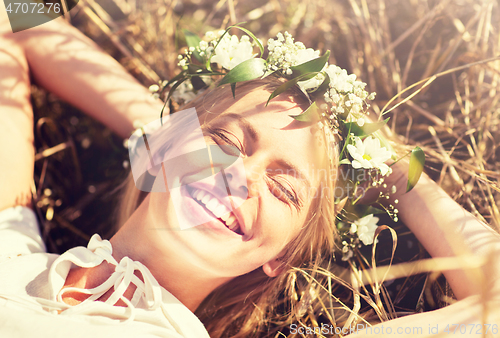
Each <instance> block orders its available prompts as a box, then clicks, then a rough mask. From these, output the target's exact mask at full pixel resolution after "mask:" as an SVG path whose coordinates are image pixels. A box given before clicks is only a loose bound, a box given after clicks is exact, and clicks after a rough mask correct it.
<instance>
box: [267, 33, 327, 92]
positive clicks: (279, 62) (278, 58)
mask: <svg viewBox="0 0 500 338" xmlns="http://www.w3.org/2000/svg"><path fill="white" fill-rule="evenodd" d="M267 49H268V50H269V70H268V71H269V72H274V71H277V70H279V71H281V72H283V74H286V75H291V74H292V70H291V69H290V67H293V66H298V65H301V64H303V63H306V62H308V61H311V60H313V59H316V58H318V57H319V56H320V52H319V50H314V49H312V48H306V47H305V46H304V44H303V43H302V42H294V39H293V37H292V35H291V34H290V33H288V32H285V35H284V36H283V34H281V33H278V35H277V36H276V39H269V41H268V42H267ZM324 79H325V77H324V76H323V75H321V74H318V75H317V76H315V77H314V78H312V79H309V80H306V81H300V82H298V83H297V84H298V85H299V86H300V88H302V90H303V91H308V90H314V89H316V88H318V87H319V86H320V85H321V83H322V82H323V80H324Z"/></svg>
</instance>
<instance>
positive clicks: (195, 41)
mask: <svg viewBox="0 0 500 338" xmlns="http://www.w3.org/2000/svg"><path fill="white" fill-rule="evenodd" d="M183 33H184V37H185V38H186V43H187V45H188V47H194V48H196V47H198V46H199V45H200V42H201V39H200V37H199V36H198V35H196V34H194V33H192V32H190V31H188V30H187V29H184V30H183ZM193 56H194V57H195V59H196V60H198V61H199V62H203V58H202V57H201V56H200V53H199V52H198V51H197V50H195V51H194V52H193Z"/></svg>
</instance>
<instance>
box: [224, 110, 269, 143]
mask: <svg viewBox="0 0 500 338" xmlns="http://www.w3.org/2000/svg"><path fill="white" fill-rule="evenodd" d="M221 117H228V118H231V119H234V120H236V121H238V124H239V125H240V127H241V128H242V129H243V131H244V132H245V134H248V136H250V138H251V139H252V141H253V142H257V141H258V140H259V135H258V133H257V131H256V130H255V128H254V127H253V126H252V124H251V123H250V122H248V120H247V119H246V118H244V117H243V116H241V115H239V114H235V113H226V114H221V115H219V118H221Z"/></svg>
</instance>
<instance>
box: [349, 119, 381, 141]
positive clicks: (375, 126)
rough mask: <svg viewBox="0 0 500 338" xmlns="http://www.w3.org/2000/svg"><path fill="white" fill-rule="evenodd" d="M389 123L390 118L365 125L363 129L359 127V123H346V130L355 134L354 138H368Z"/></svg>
mask: <svg viewBox="0 0 500 338" xmlns="http://www.w3.org/2000/svg"><path fill="white" fill-rule="evenodd" d="M388 121H389V117H388V118H386V119H385V120H384V121H379V122H373V123H365V124H364V125H363V126H362V127H360V126H358V123H357V122H346V123H344V125H345V127H346V130H347V131H350V132H351V133H353V134H354V136H359V137H363V136H367V135H371V134H373V133H374V132H376V131H377V130H379V129H380V128H382V127H383V126H384V125H385V124H387V122H388Z"/></svg>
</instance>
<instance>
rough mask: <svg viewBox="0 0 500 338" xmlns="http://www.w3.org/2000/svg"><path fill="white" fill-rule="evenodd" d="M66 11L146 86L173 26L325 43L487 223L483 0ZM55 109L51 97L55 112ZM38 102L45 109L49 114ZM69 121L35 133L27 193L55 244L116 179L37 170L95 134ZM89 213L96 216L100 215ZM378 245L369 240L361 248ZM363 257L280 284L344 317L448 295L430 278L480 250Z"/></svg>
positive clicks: (495, 219) (394, 310) (495, 47)
mask: <svg viewBox="0 0 500 338" xmlns="http://www.w3.org/2000/svg"><path fill="white" fill-rule="evenodd" d="M71 15H72V19H71V20H72V23H73V24H75V25H77V26H78V27H79V28H80V29H82V30H83V31H84V32H86V33H87V34H89V35H91V37H92V38H94V40H95V41H97V42H98V43H99V44H100V45H101V46H102V47H103V48H104V49H105V50H107V51H108V52H110V53H112V54H113V55H114V56H116V57H118V58H119V60H120V61H121V63H122V64H123V65H124V66H125V67H126V68H127V69H128V70H129V71H130V72H131V73H132V74H134V75H135V76H136V77H137V78H138V79H139V80H140V81H141V82H142V83H143V84H144V85H146V86H149V85H151V84H153V83H157V82H158V81H159V80H160V79H168V78H170V77H172V76H173V75H174V74H175V73H176V69H175V65H176V64H177V60H176V57H177V55H178V46H179V44H180V40H179V37H178V33H179V32H181V29H182V28H187V29H189V30H190V31H193V32H196V33H199V34H200V35H202V34H203V33H204V32H205V31H206V30H208V29H219V28H224V27H226V26H228V25H230V24H236V23H238V22H242V21H246V26H247V27H248V28H250V29H251V30H252V31H253V32H254V33H255V34H256V35H257V36H259V37H260V38H261V39H262V40H263V41H266V39H267V38H268V37H271V36H275V34H276V33H277V32H279V31H285V30H287V31H289V32H290V33H291V34H292V35H293V36H294V37H296V39H297V40H298V41H304V42H306V44H307V46H308V47H312V48H315V49H320V50H323V51H324V50H327V49H330V50H331V51H332V55H331V58H330V63H334V64H338V65H339V66H341V67H343V68H346V69H348V71H349V72H352V73H355V74H356V75H358V77H360V78H361V79H362V80H363V81H365V82H367V83H368V91H369V92H373V91H375V92H377V94H378V95H377V99H376V100H375V101H374V103H373V105H372V110H373V113H374V114H376V115H377V116H381V115H382V114H385V113H388V116H391V121H390V123H389V124H390V129H391V131H392V132H394V133H395V134H398V135H401V136H400V137H399V138H400V141H401V143H407V144H410V145H419V146H420V147H422V149H423V150H424V151H425V153H426V155H427V166H426V170H427V172H428V173H429V175H430V176H432V177H433V178H434V179H435V180H436V181H437V182H438V183H439V184H440V185H441V186H442V187H443V188H444V189H445V190H446V191H447V192H448V193H449V194H450V195H451V196H452V198H453V199H455V200H456V201H457V202H458V203H459V204H461V205H462V206H464V207H465V208H466V209H467V210H469V211H471V212H472V213H473V214H474V215H475V216H476V217H478V218H479V219H481V220H483V221H485V222H486V223H488V224H490V225H491V227H492V228H493V229H495V230H497V231H499V230H500V212H499V207H500V185H499V182H500V148H499V144H500V131H499V128H500V102H499V100H500V93H499V92H498V91H499V88H500V81H499V80H500V60H499V59H498V56H499V55H500V22H499V21H498V18H499V17H500V9H499V6H498V4H497V3H496V2H495V1H488V0H485V1H479V0H477V1H474V0H461V1H449V0H442V1H439V0H438V1H424V0H409V1H398V0H376V1H370V2H368V1H367V0H346V1H338V0H331V1H326V0H315V1H313V0H306V1H302V0H289V1H283V0H270V1H268V0H265V1H264V0H259V1H252V2H243V1H237V0H227V1H226V0H220V1H210V0H204V1H200V0H187V1H176V0H173V1H165V2H162V1H156V0H155V1H153V0H141V1H137V2H136V1H133V0H110V1H108V2H107V6H106V8H104V7H101V5H99V4H98V3H97V2H95V1H94V0H81V1H80V5H79V6H78V7H77V9H75V10H74V11H72V12H71ZM495 18H496V19H495ZM34 99H35V107H37V110H38V112H39V113H40V112H41V111H42V112H43V111H46V110H47V106H50V107H53V105H54V103H53V101H51V100H50V97H49V99H47V97H46V96H45V95H44V94H43V93H42V94H41V93H40V92H36V93H35V94H34ZM68 109H69V108H64V107H63V109H62V112H61V113H60V114H64V110H66V111H67V110H68ZM56 111H61V109H59V110H57V109H56ZM46 114H47V115H48V118H49V119H50V118H55V117H57V116H54V113H53V112H51V113H46ZM71 114H76V113H74V112H71ZM42 115H43V114H42ZM82 121H83V120H82ZM44 123H47V121H46V120H44ZM81 123H84V124H85V126H86V127H85V128H76V135H75V136H74V137H73V138H71V137H66V136H63V137H61V140H60V141H58V142H52V141H51V142H52V143H51V142H48V143H46V145H45V146H41V147H40V148H41V150H40V152H39V154H38V155H37V175H36V182H35V186H36V187H35V188H34V190H36V191H35V196H36V198H37V200H38V203H37V206H38V207H39V211H40V212H42V213H44V214H45V215H46V216H47V218H48V219H49V222H46V225H45V228H46V235H48V234H49V233H50V234H51V235H52V237H54V236H55V237H56V240H53V241H52V242H51V243H52V244H53V248H54V250H62V249H64V248H65V246H71V245H75V244H79V245H81V244H85V243H84V241H85V238H86V237H87V236H88V234H91V233H92V232H93V231H95V228H92V227H90V226H89V227H87V228H85V227H84V228H83V233H82V232H81V231H80V230H77V229H76V228H75V227H73V226H72V225H71V224H74V223H75V222H81V223H82V224H89V222H90V223H92V221H95V219H94V218H92V216H90V215H87V214H90V213H91V212H90V211H91V210H93V209H89V206H90V205H92V203H94V202H95V201H97V200H99V199H102V198H103V197H104V199H107V198H108V199H109V198H110V196H109V194H106V193H105V192H106V191H109V190H110V187H112V186H113V185H117V184H118V180H117V179H115V180H112V179H110V178H105V179H104V180H103V181H101V182H97V183H95V187H94V189H80V193H79V194H76V195H75V194H74V190H75V189H73V190H72V191H71V189H70V188H69V187H68V186H69V185H68V184H67V182H65V181H64V179H63V178H61V177H55V176H57V175H55V176H50V175H51V174H50V171H49V170H47V169H48V168H50V166H51V165H52V166H54V165H58V166H59V167H64V166H66V167H67V168H69V169H68V170H69V171H71V172H73V173H76V174H74V175H76V176H73V177H78V175H80V174H81V168H80V164H79V163H80V162H79V160H78V159H75V158H72V154H73V151H74V149H75V147H74V143H73V141H72V140H73V139H74V140H77V142H82V140H84V139H90V140H92V141H93V142H94V143H96V142H97V143H99V140H100V139H99V136H98V135H99V134H100V133H97V132H95V129H96V128H101V127H99V126H96V125H94V124H92V122H90V121H86V120H85V121H83V122H81ZM40 128H41V127H40ZM93 130H94V131H93ZM56 134H57V133H56ZM61 135H62V134H61ZM45 138H46V136H43V135H39V136H38V141H37V142H39V144H42V143H43V142H42V141H43V140H45ZM111 150H112V151H115V155H114V156H115V158H120V156H123V152H121V150H116V149H115V150H113V149H111ZM61 154H62V155H61ZM116 154H119V155H116ZM80 156H81V157H84V158H83V159H81V160H83V161H85V156H89V155H88V154H87V153H85V152H84V151H83V152H82V155H80ZM61 162H63V163H66V164H61ZM121 177H124V176H121ZM78 179H79V177H78ZM74 182H76V181H74ZM74 182H73V183H74ZM49 186H50V189H51V190H49V191H47V188H48V187H49ZM76 190H78V189H76ZM89 191H90V192H89ZM89 220H90V221H89ZM99 221H100V222H103V224H104V226H106V225H109V224H111V222H112V219H109V218H108V219H100V220H99ZM388 225H389V226H391V228H389V227H384V229H388V230H384V232H383V233H382V234H381V236H382V235H384V233H386V234H385V235H386V236H387V238H392V244H393V246H395V245H396V244H397V242H398V240H399V241H401V239H403V238H405V236H406V233H404V232H399V234H398V235H397V234H396V232H395V231H394V230H392V227H396V228H397V226H395V225H394V224H389V223H388ZM61 229H63V230H61ZM64 229H65V230H64ZM81 229H82V228H81ZM380 230H383V229H382V228H381V229H380ZM57 236H59V237H57ZM398 236H399V237H398ZM389 241H391V240H390V239H389ZM377 250H379V248H377V246H376V245H374V246H373V255H372V257H376V255H375V252H376V251H377ZM392 254H394V251H392ZM417 256H418V257H416V258H419V257H420V258H421V257H422V255H417ZM365 257H370V253H368V254H366V253H365V255H362V254H361V253H358V254H357V255H356V257H355V259H354V260H352V261H351V262H350V264H348V265H345V266H343V267H340V266H338V265H337V264H336V263H335V262H332V263H331V264H330V265H329V266H324V267H323V269H321V270H320V273H316V274H314V275H312V274H310V271H308V270H307V269H297V270H296V271H295V272H294V274H292V277H291V278H290V279H289V282H290V283H292V284H293V287H292V288H291V289H292V290H295V291H294V293H293V294H292V295H290V297H291V299H292V300H295V305H294V309H295V310H296V312H297V313H299V314H300V316H301V317H300V319H299V321H300V323H302V324H303V325H306V326H315V324H316V325H317V324H318V323H319V322H328V323H332V324H334V325H337V326H339V327H344V326H346V327H347V326H349V325H353V324H355V323H376V322H379V321H385V320H389V319H392V318H396V317H400V316H402V315H406V314H409V313H414V312H418V311H421V310H422V309H423V308H425V309H428V308H432V306H433V305H434V306H440V305H439V304H441V305H443V304H446V303H449V302H452V301H453V300H452V299H451V298H450V296H451V295H450V294H449V293H448V291H447V289H446V286H445V285H443V284H442V283H441V284H440V283H437V282H436V279H437V275H439V271H441V270H442V269H444V268H445V267H448V268H449V267H450V266H456V267H463V268H467V269H469V271H472V272H474V271H476V270H474V269H476V268H478V267H479V266H482V265H483V264H488V262H480V261H477V260H476V261H471V260H467V259H463V258H460V259H458V258H457V259H426V260H419V261H412V260H410V261H408V262H405V263H402V264H401V263H398V264H393V265H392V267H391V268H390V269H389V268H388V267H389V266H391V263H392V259H393V256H391V255H390V259H389V261H384V262H378V261H377V260H375V259H371V258H365ZM394 258H396V257H394ZM420 273H427V277H425V283H424V284H423V285H420V286H419V287H413V288H412V287H407V286H408V285H411V281H412V277H411V276H414V275H417V274H420ZM436 273H437V274H436ZM396 277H397V278H403V282H402V285H403V287H402V290H404V291H402V292H403V293H406V294H413V295H416V298H417V302H416V306H415V307H414V308H409V309H402V308H401V307H399V306H398V304H397V302H398V299H401V298H403V295H401V292H400V293H399V294H395V295H394V294H393V295H392V296H391V295H390V293H389V292H388V290H387V289H386V287H385V284H384V283H383V282H384V280H387V279H389V278H391V279H392V278H396ZM405 277H406V279H404V278H405ZM483 296H484V297H486V293H483ZM361 314H362V315H361ZM360 315H361V316H360ZM287 318H288V319H289V318H291V317H286V316H285V317H284V318H283V320H282V321H280V322H276V323H274V325H270V327H269V331H268V332H267V333H266V335H268V336H271V337H274V336H276V337H283V336H286V335H284V334H283V333H280V328H281V326H286V325H289V324H290V322H289V321H288V319H287ZM295 318H297V317H295ZM283 332H285V331H283Z"/></svg>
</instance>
